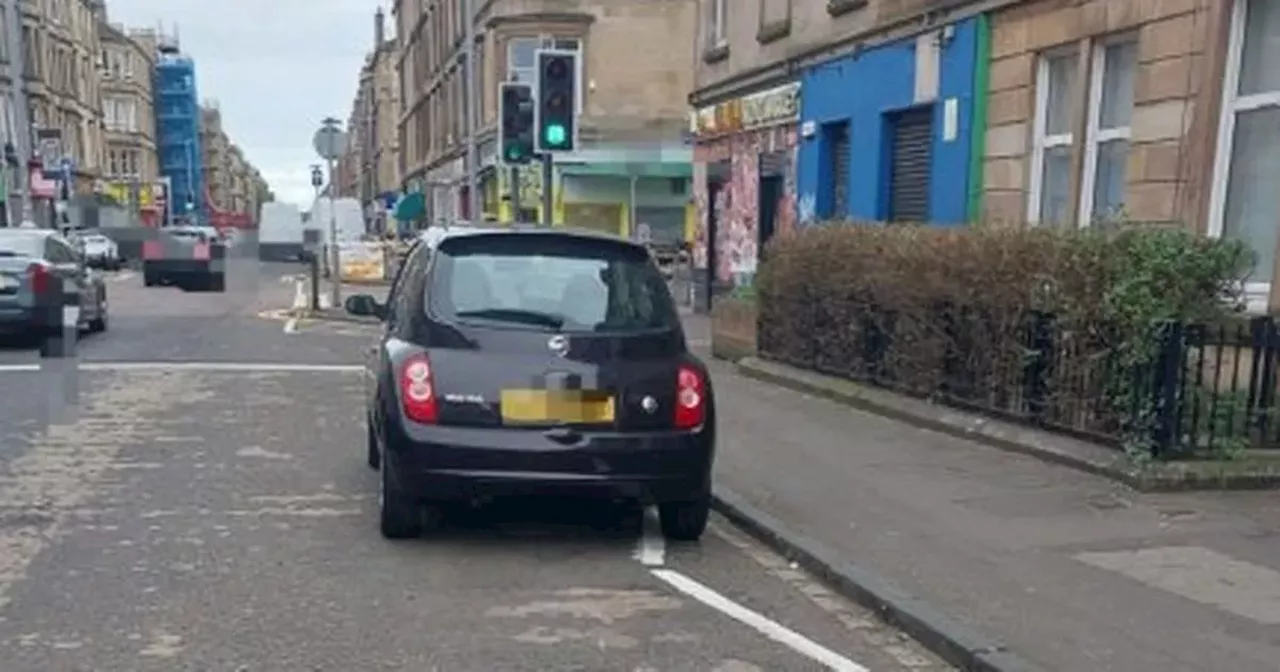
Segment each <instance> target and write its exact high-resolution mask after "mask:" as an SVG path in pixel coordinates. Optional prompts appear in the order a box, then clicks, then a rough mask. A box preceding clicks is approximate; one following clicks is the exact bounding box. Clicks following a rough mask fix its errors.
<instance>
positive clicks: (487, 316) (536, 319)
mask: <svg viewBox="0 0 1280 672" xmlns="http://www.w3.org/2000/svg"><path fill="white" fill-rule="evenodd" d="M457 316H458V317H462V318H467V317H473V318H479V319H482V320H496V321H501V322H519V323H521V324H534V325H538V326H540V327H547V328H549V329H559V328H560V327H563V326H564V318H563V317H561V316H559V315H554V314H552V313H543V312H539V311H536V310H521V309H519V308H487V309H485V310H464V311H461V312H459V313H457Z"/></svg>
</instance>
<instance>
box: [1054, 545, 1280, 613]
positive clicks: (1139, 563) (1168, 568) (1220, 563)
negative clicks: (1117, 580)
mask: <svg viewBox="0 0 1280 672" xmlns="http://www.w3.org/2000/svg"><path fill="white" fill-rule="evenodd" d="M1075 557H1076V559H1077V560H1079V561H1081V562H1083V563H1085V564H1089V565H1093V566H1094V567H1099V568H1101V569H1106V570H1110V571H1112V572H1117V573H1120V574H1123V575H1125V576H1127V577H1129V578H1131V579H1134V580H1136V581H1140V582H1142V583H1144V584H1146V585H1148V586H1151V587H1153V588H1159V589H1161V590H1165V591H1168V592H1170V593H1173V594H1174V595H1179V596H1181V597H1184V598H1186V599H1188V600H1192V601H1195V602H1199V603H1201V604H1206V605H1209V606H1212V607H1217V608H1218V609H1221V610H1223V611H1227V612H1230V613H1233V614H1235V615H1237V616H1243V617H1244V618H1247V619H1250V620H1253V621H1257V622H1258V623H1262V624H1265V625H1280V572H1278V571H1276V570H1274V569H1271V568H1270V567H1264V566H1262V565H1255V564H1253V563H1251V562H1245V561H1243V560H1237V559H1235V558H1233V557H1231V556H1229V555H1224V554H1222V553H1219V552H1217V551H1215V550H1213V549H1209V548H1202V547H1200V546H1165V547H1161V548H1143V549H1138V550H1131V551H1099V552H1087V553H1079V554H1077V555H1076V556H1075Z"/></svg>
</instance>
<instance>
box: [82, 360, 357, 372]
mask: <svg viewBox="0 0 1280 672" xmlns="http://www.w3.org/2000/svg"><path fill="white" fill-rule="evenodd" d="M80 370H82V371H193V372H199V373H360V372H362V371H364V367H363V366H360V365H359V364H293V363H287V362H82V363H81V364H80Z"/></svg>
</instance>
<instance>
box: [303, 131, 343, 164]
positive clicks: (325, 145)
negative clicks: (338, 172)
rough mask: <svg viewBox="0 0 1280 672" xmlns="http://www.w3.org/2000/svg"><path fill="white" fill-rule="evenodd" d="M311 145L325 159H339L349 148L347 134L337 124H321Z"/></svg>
mask: <svg viewBox="0 0 1280 672" xmlns="http://www.w3.org/2000/svg"><path fill="white" fill-rule="evenodd" d="M311 146H312V147H314V148H315V150H316V154H319V155H320V158H322V159H324V160H325V161H337V160H338V159H339V158H341V157H342V154H343V152H344V151H345V150H346V148H347V134H346V133H345V132H343V130H342V129H341V128H338V127H337V126H330V125H328V124H326V125H324V126H321V127H320V130H318V131H316V134H315V136H313V137H312V138H311Z"/></svg>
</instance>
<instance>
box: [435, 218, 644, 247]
mask: <svg viewBox="0 0 1280 672" xmlns="http://www.w3.org/2000/svg"><path fill="white" fill-rule="evenodd" d="M433 228H435V227H433ZM430 230H431V229H427V231H430ZM439 231H440V233H439V237H438V238H436V239H435V243H434V245H439V244H440V243H443V242H444V241H446V240H452V239H455V238H468V237H474V236H487V235H518V236H555V237H561V238H564V237H568V238H577V239H580V240H596V241H600V242H611V243H615V244H618V243H620V244H623V245H628V246H632V247H636V248H640V249H643V248H644V245H641V244H640V243H637V242H635V241H633V240H631V239H630V238H623V237H622V236H619V235H617V234H613V233H605V232H603V231H596V230H594V229H581V228H577V227H571V226H551V227H548V226H544V225H537V224H512V225H510V226H493V225H480V226H474V225H465V226H458V227H440V228H439ZM424 233H425V232H424Z"/></svg>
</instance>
